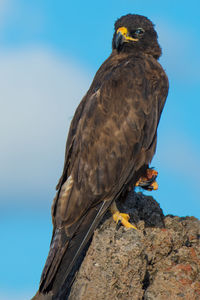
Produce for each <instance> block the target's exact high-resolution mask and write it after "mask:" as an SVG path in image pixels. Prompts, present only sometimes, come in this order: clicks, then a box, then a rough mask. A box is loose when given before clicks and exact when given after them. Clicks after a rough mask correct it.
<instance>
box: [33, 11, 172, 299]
mask: <svg viewBox="0 0 200 300" xmlns="http://www.w3.org/2000/svg"><path fill="white" fill-rule="evenodd" d="M160 55H161V48H160V46H159V44H158V40H157V33H156V31H155V29H154V25H153V24H152V22H151V21H150V20H149V19H148V18H146V17H144V16H141V15H135V14H128V15H125V16H122V17H121V18H120V19H118V20H117V21H116V22H115V30H114V36H113V40H112V53H111V55H110V56H109V57H108V59H107V60H106V61H105V62H104V63H103V64H102V65H101V67H100V68H99V70H98V71H97V73H96V75H95V77H94V80H93V82H92V84H91V86H90V88H89V90H88V92H87V93H86V95H85V96H84V97H83V99H82V101H81V102H80V104H79V106H78V108H77V109H76V112H75V114H74V117H73V120H72V122H71V126H70V129H69V134H68V138H67V143H66V153H65V162H64V169H63V173H62V176H61V178H60V180H59V183H58V185H57V194H56V197H55V198H54V202H53V205H52V220H53V234H52V240H51V245H50V251H49V255H48V258H47V261H46V264H45V267H44V270H43V273H42V276H41V281H40V287H39V292H38V295H42V297H43V298H41V299H65V298H64V296H63V295H66V290H65V291H64V289H66V287H68V286H69V285H70V283H69V284H68V282H70V280H69V277H70V274H71V272H72V268H73V267H74V265H75V263H76V261H77V259H78V258H79V256H80V254H81V252H82V250H83V249H84V247H85V246H86V244H87V242H88V241H89V239H90V238H91V236H92V234H93V231H94V230H95V228H96V227H97V225H98V224H99V222H100V220H101V219H102V217H103V216H104V214H105V213H106V211H107V210H108V208H109V207H110V208H111V212H112V213H113V218H114V220H115V221H116V222H118V221H121V223H122V224H123V225H124V226H125V227H127V228H134V226H133V225H132V224H131V223H130V222H129V221H128V219H129V216H128V215H127V214H121V213H120V212H119V211H118V210H117V207H116V205H115V200H116V199H117V198H119V197H120V195H122V194H124V193H125V192H126V191H127V190H128V189H129V188H130V187H132V188H134V187H135V186H136V185H139V186H142V187H144V188H147V189H153V188H155V178H156V176H157V172H156V171H154V170H153V169H150V168H149V164H150V163H151V160H152V158H153V156H154V154H155V150H156V142H157V128H158V124H159V121H160V116H161V113H162V110H163V107H164V104H165V100H166V97H167V94H168V78H167V76H166V74H165V72H164V70H163V68H162V66H161V65H160V63H159V62H158V59H159V57H160ZM45 295H46V296H45ZM47 295H49V296H50V295H51V297H52V298H48V297H49V296H48V297H47ZM62 297H63V298H62Z"/></svg>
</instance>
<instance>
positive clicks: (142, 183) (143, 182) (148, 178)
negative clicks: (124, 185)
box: [135, 168, 158, 191]
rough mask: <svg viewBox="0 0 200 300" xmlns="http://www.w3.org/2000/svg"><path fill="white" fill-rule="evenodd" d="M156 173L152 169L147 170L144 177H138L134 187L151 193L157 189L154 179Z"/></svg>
mask: <svg viewBox="0 0 200 300" xmlns="http://www.w3.org/2000/svg"><path fill="white" fill-rule="evenodd" d="M157 176H158V172H157V171H156V170H154V169H150V168H149V169H147V170H146V174H145V176H142V177H140V179H139V180H138V181H137V182H136V185H135V186H139V187H141V188H143V189H145V190H148V191H152V190H157V189H158V184H157V182H156V178H157Z"/></svg>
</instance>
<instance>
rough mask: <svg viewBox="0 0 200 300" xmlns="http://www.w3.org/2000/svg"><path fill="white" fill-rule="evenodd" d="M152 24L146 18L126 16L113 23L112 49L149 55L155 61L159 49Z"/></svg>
mask: <svg viewBox="0 0 200 300" xmlns="http://www.w3.org/2000/svg"><path fill="white" fill-rule="evenodd" d="M157 38H158V36H157V33H156V31H155V29H154V25H153V23H152V22H151V21H150V20H149V19H148V18H146V17H144V16H140V15H133V14H128V15H126V16H123V17H121V18H120V19H118V20H117V21H116V22H115V33H114V36H113V41H112V48H113V49H117V51H118V52H130V51H132V50H133V49H135V50H136V49H137V50H138V51H142V52H144V53H148V54H151V55H152V56H154V57H155V58H156V59H158V58H159V57H160V55H161V48H160V46H159V44H158V40H157Z"/></svg>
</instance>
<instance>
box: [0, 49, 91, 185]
mask: <svg viewBox="0 0 200 300" xmlns="http://www.w3.org/2000/svg"><path fill="white" fill-rule="evenodd" d="M0 82H1V91H0V94H1V97H0V105H1V110H0V136H1V155H0V165H1V171H0V172H1V173H0V182H1V183H0V185H1V186H2V185H4V188H5V189H6V188H9V189H10V187H12V189H18V190H20V189H21V190H23V189H24V188H25V187H26V188H30V187H31V186H34V187H35V188H36V187H37V188H39V187H42V186H44V185H45V183H46V182H48V181H49V180H50V181H51V180H52V181H53V182H54V183H53V184H54V186H55V184H56V180H57V179H58V176H59V175H60V173H61V171H62V164H63V160H64V148H65V141H66V137H67V131H68V127H69V124H70V122H71V118H72V116H73V114H74V111H75V108H76V107H77V105H78V103H79V102H80V100H81V98H82V96H83V95H84V93H85V92H86V91H87V89H88V87H89V82H90V76H89V75H88V72H86V70H84V69H83V68H81V67H79V66H77V64H76V63H75V62H71V61H70V60H69V59H68V60H67V59H64V58H62V57H59V56H57V55H55V54H53V53H51V52H50V51H48V50H47V49H41V48H26V49H19V50H18V51H17V52H16V50H15V52H14V51H13V52H12V51H10V52H0ZM55 178H56V179H55Z"/></svg>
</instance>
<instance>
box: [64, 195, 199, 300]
mask: <svg viewBox="0 0 200 300" xmlns="http://www.w3.org/2000/svg"><path fill="white" fill-rule="evenodd" d="M118 207H119V208H120V210H121V211H125V212H128V213H129V214H130V216H131V221H133V220H134V222H135V224H136V226H137V228H138V231H136V230H132V229H129V230H127V229H125V228H123V227H122V226H121V227H120V228H119V229H118V230H116V225H115V224H114V222H113V220H112V218H111V217H110V215H109V213H108V214H107V215H106V216H105V218H104V221H103V222H102V223H101V224H100V226H99V227H98V228H97V230H96V231H95V233H94V236H93V239H92V243H91V245H90V247H89V249H88V251H87V254H86V256H85V258H84V261H83V263H82V265H81V267H80V270H79V272H78V273H77V276H76V280H75V282H74V284H73V286H72V289H71V293H70V296H69V300H85V299H87V300H102V299H103V300H107V299H109V300H112V299H113V300H114V299H126V300H128V299H131V300H137V299H138V300H139V299H144V300H154V299H156V300H165V299H166V300H169V299H172V300H176V299H181V300H183V299H187V300H198V299H200V221H199V220H197V219H196V218H194V217H185V218H180V217H177V216H171V215H168V216H164V215H163V213H162V210H161V209H160V207H159V205H158V203H157V202H156V201H155V200H154V199H153V198H152V197H147V196H144V195H142V194H141V193H139V194H135V195H134V194H133V193H130V194H129V196H128V198H127V199H126V201H125V202H124V203H122V204H121V203H119V204H118Z"/></svg>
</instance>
